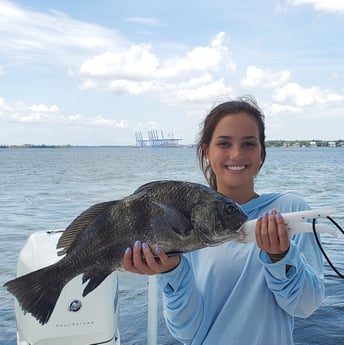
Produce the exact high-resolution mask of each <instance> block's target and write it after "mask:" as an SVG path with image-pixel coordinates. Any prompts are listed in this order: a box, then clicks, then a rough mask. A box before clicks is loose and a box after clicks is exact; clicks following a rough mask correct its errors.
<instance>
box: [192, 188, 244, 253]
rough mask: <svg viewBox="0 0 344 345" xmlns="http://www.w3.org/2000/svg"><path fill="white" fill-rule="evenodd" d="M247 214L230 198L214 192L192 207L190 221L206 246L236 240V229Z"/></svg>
mask: <svg viewBox="0 0 344 345" xmlns="http://www.w3.org/2000/svg"><path fill="white" fill-rule="evenodd" d="M246 220H247V215H246V214H245V213H244V211H243V210H242V209H241V207H240V206H239V205H238V204H237V203H236V202H234V201H233V200H232V199H230V198H227V197H226V196H224V195H222V194H220V193H217V192H214V193H213V195H212V197H210V198H203V199H202V200H201V201H200V202H199V203H198V204H197V206H195V207H194V209H193V212H192V217H191V222H192V225H193V229H194V231H195V232H196V233H197V236H198V237H199V239H200V240H201V241H202V243H204V245H206V246H210V247H211V246H216V245H219V244H221V243H224V242H227V241H230V240H237V239H239V237H240V234H239V233H238V230H239V229H240V228H241V227H242V225H243V224H244V223H245V222H246Z"/></svg>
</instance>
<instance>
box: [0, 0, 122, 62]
mask: <svg viewBox="0 0 344 345" xmlns="http://www.w3.org/2000/svg"><path fill="white" fill-rule="evenodd" d="M0 15H1V21H0V51H1V55H2V59H4V58H5V57H6V56H7V57H9V58H11V60H12V59H13V58H14V59H16V60H21V61H26V62H28V61H32V62H35V63H36V62H37V61H48V62H49V63H52V62H54V61H55V62H58V63H61V62H62V63H75V62H76V61H78V62H79V61H80V58H81V56H85V54H89V53H90V52H91V51H92V52H93V53H94V52H95V51H98V52H100V51H104V50H108V49H115V47H118V46H123V45H124V44H125V42H124V40H123V39H122V38H121V37H120V35H119V34H118V33H117V31H115V30H110V29H107V28H104V27H102V26H99V25H96V24H91V23H86V22H83V21H79V20H76V19H73V18H71V17H69V16H68V15H66V14H64V13H62V12H58V11H50V12H49V13H41V12H37V11H32V10H30V9H28V8H25V7H20V6H17V5H16V4H14V3H13V2H10V1H7V0H1V1H0ZM47 57H49V59H47Z"/></svg>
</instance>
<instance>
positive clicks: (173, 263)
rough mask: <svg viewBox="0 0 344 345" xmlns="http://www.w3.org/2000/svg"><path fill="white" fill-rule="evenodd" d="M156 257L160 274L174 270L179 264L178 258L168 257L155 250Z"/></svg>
mask: <svg viewBox="0 0 344 345" xmlns="http://www.w3.org/2000/svg"><path fill="white" fill-rule="evenodd" d="M155 253H156V255H157V256H158V258H159V260H160V272H161V273H162V272H168V271H171V270H173V269H174V268H176V267H177V266H178V265H179V263H180V256H179V255H175V256H168V255H166V253H165V252H164V251H163V250H162V249H161V248H157V249H156V250H155Z"/></svg>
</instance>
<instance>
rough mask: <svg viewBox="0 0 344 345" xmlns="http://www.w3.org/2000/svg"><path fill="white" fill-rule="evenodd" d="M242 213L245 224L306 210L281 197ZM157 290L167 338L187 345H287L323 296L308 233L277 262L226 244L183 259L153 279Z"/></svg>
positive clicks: (267, 197)
mask: <svg viewBox="0 0 344 345" xmlns="http://www.w3.org/2000/svg"><path fill="white" fill-rule="evenodd" d="M241 207H242V209H243V210H244V211H245V212H246V214H247V215H248V217H249V219H255V218H257V217H258V216H260V215H261V214H262V213H263V212H265V211H268V210H270V209H272V208H276V209H277V210H279V211H280V212H292V211H301V210H306V209H309V207H308V205H307V204H306V203H305V202H304V201H303V199H301V198H299V197H298V196H296V195H293V194H280V193H269V194H263V195H261V196H260V197H258V198H256V199H253V200H251V201H249V202H248V203H246V204H244V205H241ZM286 265H290V266H291V268H290V269H289V270H288V272H286ZM158 284H159V286H160V288H161V290H162V292H163V303H164V313H165V318H166V323H167V326H168V328H169V330H170V332H171V333H172V335H173V336H174V337H175V338H176V339H178V340H179V341H181V342H182V343H184V344H193V345H200V344H203V345H214V344H216V345H292V344H293V337H292V332H293V326H294V321H293V317H294V316H298V317H308V316H309V315H310V314H312V313H313V312H314V311H315V310H316V309H317V308H318V307H319V305H320V304H321V302H322V300H323V298H324V292H325V291H324V290H325V288H324V277H323V260H322V255H321V252H320V251H319V249H318V247H317V244H316V241H315V239H314V236H313V234H301V235H296V236H294V238H293V239H292V241H291V244H290V249H289V251H288V254H287V255H286V256H285V257H284V258H283V259H282V260H281V261H279V262H277V263H272V262H271V260H270V258H269V256H268V255H267V253H266V252H264V251H262V250H260V249H259V248H258V247H257V244H256V243H249V244H242V243H238V242H235V241H231V242H227V243H224V244H222V245H220V246H217V247H211V248H204V249H201V250H198V251H194V252H191V253H187V254H184V255H183V256H182V258H181V262H180V264H179V265H178V266H177V267H176V268H175V269H174V270H173V271H171V272H168V273H164V274H159V275H158Z"/></svg>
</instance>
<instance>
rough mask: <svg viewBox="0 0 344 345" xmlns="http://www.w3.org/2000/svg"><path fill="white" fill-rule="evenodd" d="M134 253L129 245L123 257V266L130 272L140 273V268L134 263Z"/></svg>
mask: <svg viewBox="0 0 344 345" xmlns="http://www.w3.org/2000/svg"><path fill="white" fill-rule="evenodd" d="M132 253H133V251H132V250H131V248H129V247H128V248H127V249H126V250H125V253H124V257H123V268H124V269H125V270H126V271H128V272H132V273H140V272H139V271H138V269H137V268H136V267H135V266H134V265H133V259H132V257H133V255H132Z"/></svg>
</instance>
